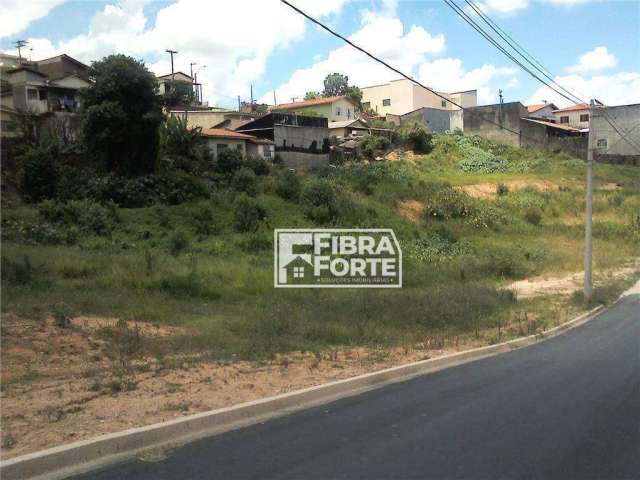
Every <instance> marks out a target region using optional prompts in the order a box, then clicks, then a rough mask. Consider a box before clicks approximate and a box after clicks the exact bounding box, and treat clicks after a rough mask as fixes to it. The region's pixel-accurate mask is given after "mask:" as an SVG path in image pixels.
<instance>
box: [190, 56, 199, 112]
mask: <svg viewBox="0 0 640 480" xmlns="http://www.w3.org/2000/svg"><path fill="white" fill-rule="evenodd" d="M197 64H198V63H197V62H190V63H189V70H190V73H191V93H195V95H196V104H197V103H198V101H199V100H198V85H197V83H196V79H195V77H194V76H193V66H194V65H197ZM194 90H195V92H194Z"/></svg>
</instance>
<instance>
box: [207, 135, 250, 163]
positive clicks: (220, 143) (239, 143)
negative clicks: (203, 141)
mask: <svg viewBox="0 0 640 480" xmlns="http://www.w3.org/2000/svg"><path fill="white" fill-rule="evenodd" d="M225 145H226V148H230V149H239V150H240V151H241V152H242V154H243V155H246V153H247V150H246V145H245V141H244V140H236V139H231V138H207V146H208V147H209V151H210V152H211V154H212V155H213V157H214V158H218V154H219V153H220V152H221V151H222V150H223V149H224V148H225V147H224V146H225Z"/></svg>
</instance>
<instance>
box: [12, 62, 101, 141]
mask: <svg viewBox="0 0 640 480" xmlns="http://www.w3.org/2000/svg"><path fill="white" fill-rule="evenodd" d="M4 57H10V56H7V55H4ZM4 57H3V59H2V62H3V64H2V66H0V69H1V70H2V76H3V79H2V82H1V86H0V105H1V106H2V111H3V124H4V125H3V127H4V128H3V129H2V131H3V136H6V135H5V132H9V131H10V130H11V126H10V125H9V124H10V123H15V122H16V121H17V117H18V116H20V115H29V116H31V117H32V118H34V119H35V120H36V122H35V123H36V125H37V127H36V128H42V127H46V126H49V125H52V124H53V123H55V122H61V123H63V124H64V125H65V128H66V129H67V128H71V129H75V128H76V127H77V125H78V121H79V119H78V118H77V115H76V114H77V113H78V111H79V109H80V102H81V98H80V92H81V90H82V89H84V88H87V87H89V86H90V85H91V80H90V78H89V67H88V66H87V65H85V64H83V63H82V62H79V61H78V60H76V59H74V58H71V57H70V56H68V55H64V54H63V55H58V56H56V57H52V58H47V59H44V60H38V61H34V62H26V61H23V62H22V63H19V64H17V66H14V64H13V63H11V62H9V63H8V64H7V65H5V60H7V59H5V58H4ZM9 60H11V59H10V58H9ZM5 122H6V123H5Z"/></svg>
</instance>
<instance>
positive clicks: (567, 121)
mask: <svg viewBox="0 0 640 480" xmlns="http://www.w3.org/2000/svg"><path fill="white" fill-rule="evenodd" d="M560 123H569V117H568V116H566V117H560Z"/></svg>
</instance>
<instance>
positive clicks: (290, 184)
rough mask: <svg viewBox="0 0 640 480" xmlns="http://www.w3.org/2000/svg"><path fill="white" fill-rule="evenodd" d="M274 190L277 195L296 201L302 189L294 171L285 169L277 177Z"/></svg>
mask: <svg viewBox="0 0 640 480" xmlns="http://www.w3.org/2000/svg"><path fill="white" fill-rule="evenodd" d="M275 190H276V194H277V195H278V196H279V197H281V198H284V199H285V200H289V201H292V202H297V201H298V200H299V199H300V192H301V191H302V181H301V180H300V177H299V176H298V175H297V174H296V172H295V171H293V170H287V171H285V172H284V173H283V174H282V175H280V176H279V177H278V180H277V182H276V189H275Z"/></svg>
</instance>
